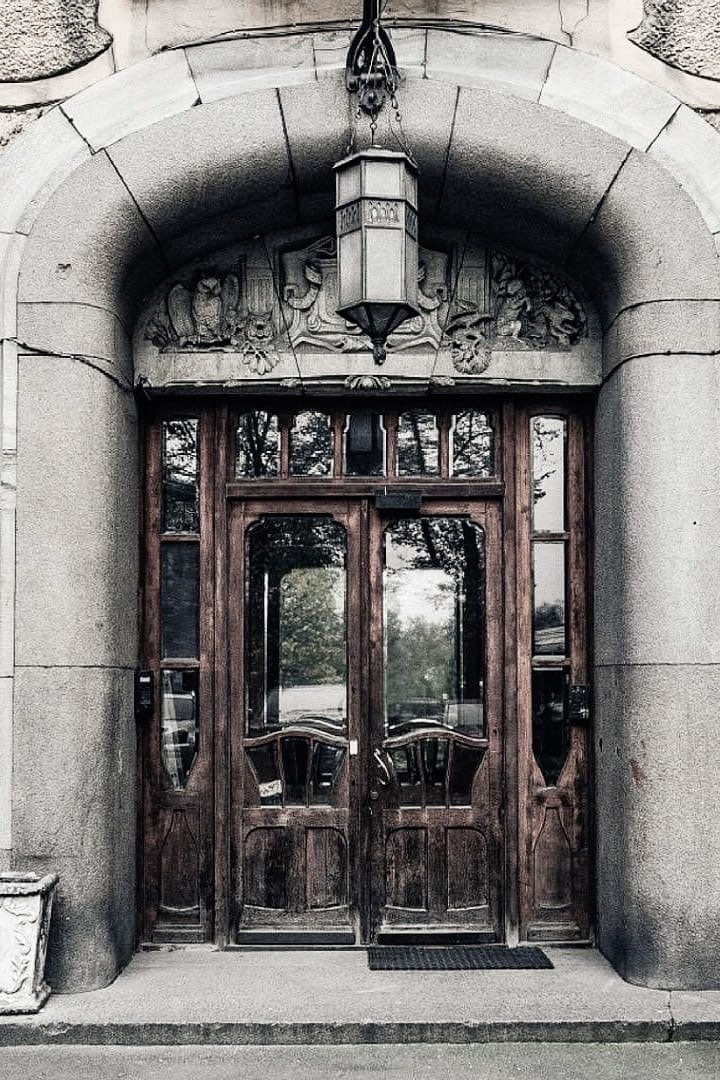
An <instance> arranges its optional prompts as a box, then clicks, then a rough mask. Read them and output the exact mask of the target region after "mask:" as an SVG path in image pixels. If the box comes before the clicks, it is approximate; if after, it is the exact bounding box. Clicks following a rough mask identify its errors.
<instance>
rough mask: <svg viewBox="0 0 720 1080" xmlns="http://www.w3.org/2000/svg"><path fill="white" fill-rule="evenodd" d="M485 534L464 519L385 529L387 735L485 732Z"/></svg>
mask: <svg viewBox="0 0 720 1080" xmlns="http://www.w3.org/2000/svg"><path fill="white" fill-rule="evenodd" d="M484 540H485V537H484V534H483V531H482V529H480V528H479V527H478V526H477V525H473V524H471V523H469V522H467V521H464V520H461V519H459V518H413V519H410V520H402V521H398V522H396V523H395V524H394V525H390V526H389V527H388V529H387V530H386V531H385V552H384V554H385V569H384V590H385V604H384V641H385V672H386V678H385V734H386V736H387V737H390V738H392V737H393V736H400V735H405V734H408V733H411V732H413V731H416V730H425V729H427V728H437V729H438V730H439V731H443V730H448V729H450V730H453V731H459V732H463V733H465V734H469V735H482V734H483V733H484V717H483V679H484V655H485V643H484V634H485V627H484V623H485V613H484V594H485V546H484ZM438 752H439V751H438ZM428 760H429V759H428ZM406 771H408V774H410V773H412V770H411V769H410V768H409V766H408V768H407V770H406ZM426 775H427V773H426Z"/></svg>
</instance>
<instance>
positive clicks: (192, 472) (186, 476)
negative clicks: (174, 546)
mask: <svg viewBox="0 0 720 1080" xmlns="http://www.w3.org/2000/svg"><path fill="white" fill-rule="evenodd" d="M197 435H198V422H197V420H194V419H191V418H188V417H183V418H182V419H177V420H164V421H163V425H162V531H163V532H166V533H167V532H180V533H197V532H199V531H200V511H199V499H198V450H197Z"/></svg>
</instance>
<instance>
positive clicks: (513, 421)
mask: <svg viewBox="0 0 720 1080" xmlns="http://www.w3.org/2000/svg"><path fill="white" fill-rule="evenodd" d="M231 411H232V410H230V409H228V407H227V406H226V405H224V404H216V403H212V402H210V403H207V402H205V403H202V404H201V405H200V406H198V404H197V402H195V401H188V400H186V401H185V402H172V403H171V402H167V403H159V404H158V405H157V406H153V408H152V410H148V412H147V413H146V415H145V416H144V418H143V420H144V427H145V444H144V454H145V468H146V477H147V482H146V498H145V500H144V504H143V516H144V531H143V549H142V550H143V562H144V580H143V584H142V610H143V626H144V630H143V636H144V650H143V666H147V667H151V668H157V669H158V670H159V666H160V657H159V653H158V647H157V641H158V632H159V576H158V575H159V548H160V543H161V539H160V533H159V517H158V515H159V491H160V464H159V462H160V458H159V447H160V440H159V433H158V429H159V423H160V420H161V419H162V418H163V417H164V416H178V415H187V416H196V417H199V421H200V428H199V430H200V444H201V454H202V456H203V458H204V465H203V471H202V473H201V509H202V513H201V517H202V536H201V540H200V544H201V549H202V552H203V555H202V560H203V566H204V570H203V571H202V575H201V576H202V590H203V603H202V608H203V612H204V614H202V616H201V620H202V625H201V629H200V636H201V642H202V645H201V648H202V650H203V655H204V657H205V658H206V661H207V660H208V658H209V662H203V664H202V665H201V667H202V668H203V674H202V702H201V704H202V716H201V720H202V723H203V735H202V738H203V740H204V761H203V762H200V761H199V762H198V764H199V766H200V772H199V773H196V776H195V777H194V778H193V780H192V783H191V784H189V785H188V794H189V795H192V793H193V789H196V788H197V785H198V783H199V782H200V778H201V776H202V774H203V770H206V769H207V768H208V767H209V764H212V766H213V768H212V770H211V772H212V774H213V775H212V776H210V778H209V786H207V790H203V793H202V794H200V793H199V792H198V791H196V792H195V794H196V797H197V798H198V799H199V800H200V801H199V806H200V807H201V809H202V815H203V819H204V821H205V822H206V824H207V825H208V828H205V826H203V843H205V842H206V846H207V852H208V855H209V858H210V865H209V867H208V870H210V874H209V877H208V881H207V883H206V886H207V887H206V893H205V897H206V900H205V901H204V902H205V903H206V907H207V920H206V939H207V938H208V937H213V938H214V940H215V941H216V942H217V944H218V945H219V946H220V947H225V946H227V945H229V944H230V943H231V942H232V928H233V917H232V908H233V899H232V887H231V870H232V852H231V844H230V827H231V820H232V814H233V812H234V806H233V798H232V793H233V788H234V785H235V783H236V776H235V774H234V772H233V769H235V767H236V764H237V763H236V762H234V760H233V755H232V754H231V746H230V742H231V740H230V724H229V721H228V695H229V655H228V626H227V618H228V607H227V603H228V590H229V570H228V546H229V528H228V517H229V512H230V511H231V508H232V506H233V505H234V503H235V502H236V501H238V500H239V501H241V500H242V499H243V498H247V497H248V496H249V494H250V492H251V491H252V490H253V489H254V491H255V492H256V493H257V491H258V486H257V483H254V484H253V483H250V484H248V483H244V482H237V481H235V479H234V477H233V475H232V468H231V443H232V438H233V430H232V424H231V423H230V412H231ZM533 414H543V415H544V414H549V415H552V416H565V417H566V418H567V419H568V431H569V444H568V445H569V449H568V461H567V470H568V472H567V480H568V500H569V501H568V513H569V522H568V524H569V529H568V537H569V539H568V555H569V562H568V568H569V570H570V577H569V594H568V611H569V626H570V633H571V638H572V645H571V649H570V652H571V656H570V657H569V658H568V671H569V672H570V677H571V678H572V680H573V682H578V683H587V680H588V677H589V671H590V662H591V652H590V642H589V637H588V629H587V628H588V624H589V618H590V610H589V603H590V596H591V589H590V585H591V583H590V551H589V545H590V540H591V536H592V523H591V506H590V502H589V499H588V497H587V493H588V491H589V486H590V480H589V476H590V467H591V449H590V448H591V405H589V404H588V403H584V402H583V401H582V400H580V399H577V398H575V399H572V400H569V399H567V398H566V399H557V400H553V399H549V398H548V399H539V398H534V399H521V398H515V399H508V400H506V401H505V403H504V404H503V406H502V408H497V409H496V410H495V421H494V423H495V432H496V439H497V444H498V448H499V451H500V453H499V455H498V458H497V462H496V464H497V469H496V476H495V478H493V479H492V480H485V481H481V482H479V483H469V482H466V481H452V480H451V481H447V480H441V481H437V480H435V481H431V482H429V483H428V484H427V485H422V484H417V483H415V482H414V481H413V482H412V484H411V485H410V484H408V483H407V482H404V481H403V480H400V481H399V483H400V484H403V483H405V485H406V486H412V487H413V488H417V487H427V491H428V498H429V499H437V500H438V505H440V501H441V500H443V499H445V500H452V501H453V505H458V503H459V502H462V500H463V499H467V498H471V497H472V498H478V499H481V500H482V499H490V500H496V501H501V502H502V536H503V541H502V551H503V581H504V595H503V624H504V657H503V665H504V674H505V678H504V686H503V695H504V717H505V723H504V772H503V776H504V780H503V783H504V789H503V798H502V812H503V815H504V833H505V858H504V861H503V862H504V888H503V894H504V898H505V912H504V924H505V936H506V940H507V941H509V942H510V943H512V942H513V941H515V940H517V938H518V936H519V934H520V933H521V932H522V927H523V926H525V927H527V926H528V924H529V922H530V921H531V912H530V904H531V900H530V898H529V893H528V875H529V865H528V853H529V852H530V851H531V848H530V847H528V838H529V837H531V832H532V826H531V824H530V823H529V819H528V809H527V808H528V805H529V804H530V803H531V802H532V800H533V798H534V794H533V791H532V790H531V789H532V784H531V783H529V779H528V778H529V776H530V774H531V772H532V770H531V769H530V762H531V754H532V733H531V722H532V721H531V702H530V683H529V675H530V666H529V661H528V658H527V657H526V656H525V655H524V653H525V652H527V642H528V639H529V633H530V631H529V621H528V620H529V618H530V614H531V603H532V596H531V579H530V577H529V573H528V559H529V543H530V532H529V529H530V513H531V487H530V480H529V442H528V422H529V419H530V417H531V416H532V415H533ZM335 427H336V434H337V429H339V424H338V421H337V419H336V422H335ZM391 427H392V425H391ZM338 455H339V449H338V446H337V444H336V449H335V458H336V468H337V465H338V461H339V457H338ZM389 479H391V478H389ZM392 482H393V483H397V482H398V481H392ZM379 483H381V482H378V481H374V480H369V481H367V482H364V481H361V480H354V481H352V482H350V483H347V482H343V481H342V480H341V479H340V478H338V477H335V478H334V479H333V480H332V481H331V482H330V483H328V484H323V485H322V487H320V486H319V484H318V482H317V481H316V482H306V481H302V480H279V481H271V482H270V484H269V485H267V486H265V487H264V491H265V492H267V491H269V490H270V489H272V491H273V497H274V495H275V493H276V492H277V495H278V496H283V497H285V498H286V499H287V500H288V502H287V506H288V509H289V508H290V507H291V506H292V505H293V504H294V505H296V506H298V505H299V504H300V505H302V503H303V502H304V501H305V500H307V499H308V498H312V497H313V496H314V495H317V493H318V492H319V491H321V490H322V492H323V499H325V497H327V499H328V500H333V499H337V500H342V499H343V498H344V497H346V496H353V497H361V496H364V497H366V498H370V497H372V496H373V494H374V493H375V492H376V491H377V489H378V486H379ZM455 500H457V502H456V501H455ZM363 506H364V509H363V511H362V513H361V517H360V522H359V526H358V528H359V534H360V536H361V546H362V548H363V550H365V551H368V550H369V528H370V517H371V514H370V511H369V509H368V504H367V503H365V504H363ZM364 572H365V571H364ZM358 603H359V604H360V605H362V604H365V603H367V597H366V596H363V594H362V593H361V594H360V596H359V598H358ZM362 624H363V626H367V625H368V618H367V613H366V615H365V617H364V618H363V620H362ZM360 652H361V660H360V663H362V662H366V663H369V659H368V657H369V649H368V647H367V642H365V643H364V644H362V645H361V648H360ZM362 657H364V658H365V661H363V660H362ZM360 682H361V684H362V686H363V687H368V686H369V685H370V679H369V671H368V670H365V671H363V672H362V675H361V679H360ZM358 708H359V709H360V710H361V711H362V710H364V711H365V712H367V709H368V702H367V701H364V702H362V703H360V704H359V705H358ZM211 718H213V723H212V724H209V723H208V721H209V720H210V719H211ZM153 724H157V719H155V720H154V721H153V722H152V724H148V723H146V724H145V726H144V727H142V728H140V730H139V737H138V743H139V771H138V791H139V799H138V831H139V837H140V843H139V845H138V904H139V910H140V912H141V913H144V912H145V911H146V910H147V909H149V921H148V922H146V921H144V920H143V918H142V917H141V919H139V922H138V926H139V935H140V939H141V938H142V937H143V936H145V937H146V938H147V937H149V936H150V933H151V931H152V930H153V925H152V921H153V920H152V912H153V911H154V910H156V909H157V895H156V893H157V881H155V882H153V881H152V877H153V872H154V871H152V869H151V866H152V864H153V860H154V861H155V863H156V862H157V847H158V844H159V843H160V840H159V834H158V819H157V812H155V814H154V816H153V813H148V800H149V798H150V794H149V792H148V789H147V783H148V779H149V778H150V777H151V776H156V777H157V776H159V775H160V772H159V763H158V748H157V746H156V745H155V742H156V741H157V735H156V731H155V728H154V727H153ZM572 744H573V754H574V755H575V759H576V760H577V762H578V765H579V772H578V782H579V783H580V785H582V784H585V786H586V788H587V785H588V784H589V781H590V778H591V774H592V760H591V757H590V752H591V746H592V741H591V739H590V737H589V730H588V729H587V728H586V729H582V728H577V729H576V730H575V731H574V732H573V734H572ZM368 745H369V744H368ZM196 769H197V767H196ZM368 771H369V757H368V755H367V754H366V755H365V756H364V757H363V759H362V760H361V761H360V762H359V763H358V786H359V787H362V788H363V789H365V790H366V789H368V786H369V785H368V781H369V776H368ZM201 786H202V785H201ZM353 797H354V798H355V799H356V801H357V798H358V796H357V795H354V796H353ZM178 798H180V800H182V796H180V797H175V796H173V797H171V801H173V799H174V801H176V802H177V801H178ZM573 813H574V814H575V817H574V819H573V820H574V822H575V825H574V826H573V827H574V828H575V827H577V835H578V836H579V837H580V833H582V836H581V837H580V841H581V842H579V845H578V851H577V857H575V856H573V857H574V860H575V865H576V868H577V870H578V872H577V874H576V883H575V887H576V890H577V893H578V903H579V909H580V908H583V907H584V912H581V913H580V917H579V919H578V926H577V934H576V937H578V938H579V939H583V938H587V937H588V935H591V934H592V910H593V909H592V893H591V891H590V890H589V882H590V881H591V877H592V865H591V857H590V855H589V851H591V839H592V800H591V799H590V793H589V788H587V794H586V797H585V800H584V803H583V804H582V805H579V806H578V808H577V813H576V811H573ZM352 827H353V828H354V829H357V833H356V836H355V839H354V841H353V846H354V850H355V852H356V859H357V869H356V872H357V876H358V881H359V883H360V893H359V896H360V901H359V902H360V908H361V913H364V912H367V911H369V881H368V879H367V875H366V874H363V868H367V867H368V865H369V858H368V856H369V850H368V848H367V846H366V845H364V844H363V843H361V842H360V836H361V835H362V836H365V837H367V836H368V830H362V829H360V828H359V824H358V821H357V817H355V818H353V825H352ZM529 830H530V831H529ZM153 844H154V848H153ZM146 849H147V850H149V852H150V854H149V855H148V854H147V851H146ZM153 851H154V854H153ZM361 913H358V919H359V924H360V925H359V928H360V930H361V932H362V935H363V936H364V937H367V934H368V932H369V924H368V921H367V919H363V918H361ZM155 936H156V939H157V935H155Z"/></svg>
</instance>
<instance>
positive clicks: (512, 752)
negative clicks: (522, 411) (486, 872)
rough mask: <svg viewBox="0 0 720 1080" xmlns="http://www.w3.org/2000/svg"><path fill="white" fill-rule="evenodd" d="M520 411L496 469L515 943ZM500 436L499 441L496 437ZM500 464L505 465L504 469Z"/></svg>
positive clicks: (505, 427) (509, 933)
mask: <svg viewBox="0 0 720 1080" xmlns="http://www.w3.org/2000/svg"><path fill="white" fill-rule="evenodd" d="M494 419H495V423H496V425H497V423H498V421H497V418H494ZM517 423H518V421H517V415H516V408H515V405H514V404H512V403H508V404H507V405H506V406H505V409H504V411H503V415H502V428H501V455H497V457H496V466H495V470H496V472H497V471H500V473H501V475H502V477H503V479H504V482H505V498H504V502H503V559H504V586H505V587H504V590H503V600H504V641H503V645H504V656H503V659H504V674H505V677H504V684H503V691H504V709H503V718H504V731H503V750H504V752H503V759H504V760H503V780H504V782H503V802H504V806H505V818H504V825H505V830H504V839H505V860H504V862H505V874H504V884H505V890H504V891H505V939H506V941H507V942H508V943H509V944H514V943H515V942H516V941H517V940H518V936H519V923H520V910H519V874H518V864H519V819H518V796H519V788H518V785H519V770H518V754H519V745H518V662H517V654H518V617H517V616H518V612H517V594H518V582H517V566H518V543H519V539H518V533H519V529H518V508H517V505H516V500H517V478H516V468H515V466H516V461H515V453H516V441H517ZM496 441H497V440H496ZM498 465H499V466H500V468H499V469H498Z"/></svg>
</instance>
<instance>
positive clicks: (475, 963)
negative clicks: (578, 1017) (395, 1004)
mask: <svg viewBox="0 0 720 1080" xmlns="http://www.w3.org/2000/svg"><path fill="white" fill-rule="evenodd" d="M368 966H369V968H370V970H371V971H478V970H479V971H527V970H539V969H547V968H552V967H553V964H552V962H551V961H550V960H549V959H548V957H547V956H546V955H545V953H544V952H543V951H542V949H538V948H537V946H536V945H528V946H522V947H520V948H518V949H511V948H509V947H508V946H507V945H439V946H432V945H370V946H369V947H368Z"/></svg>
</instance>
